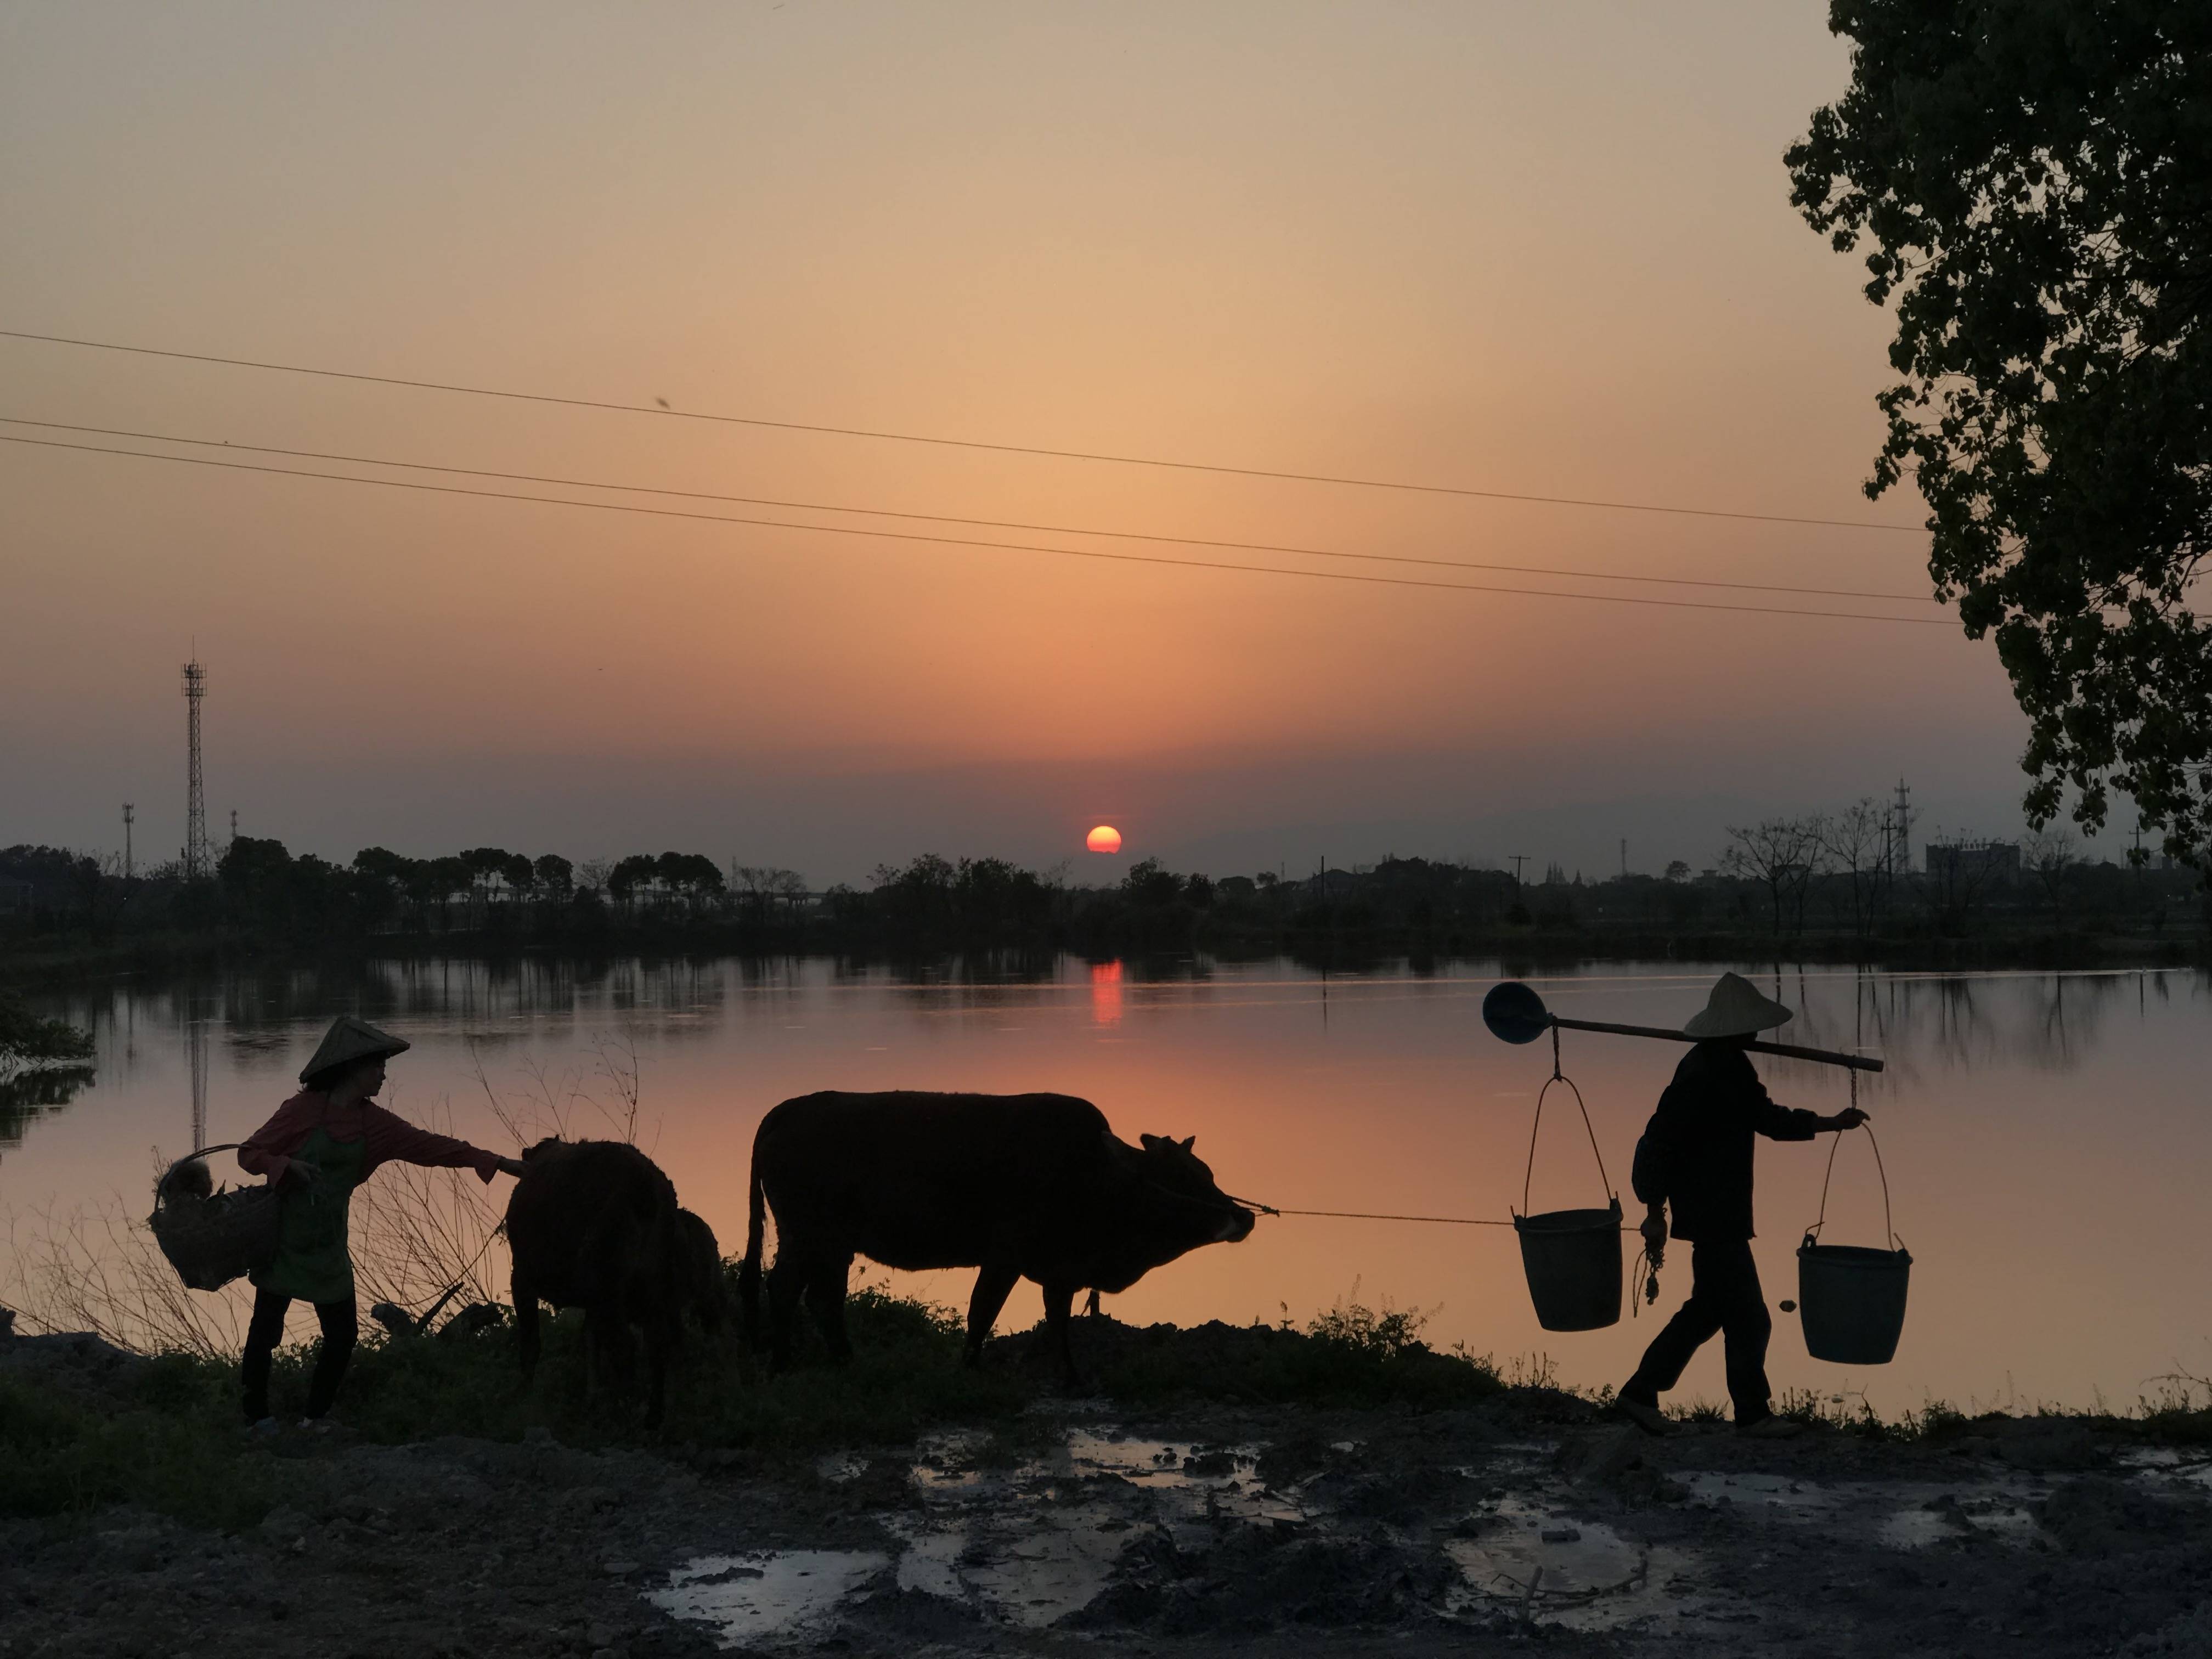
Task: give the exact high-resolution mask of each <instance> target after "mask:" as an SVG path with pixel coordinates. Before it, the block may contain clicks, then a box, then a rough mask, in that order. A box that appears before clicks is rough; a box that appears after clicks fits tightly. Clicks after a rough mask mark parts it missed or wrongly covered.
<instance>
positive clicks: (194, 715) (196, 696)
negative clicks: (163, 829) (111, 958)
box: [185, 659, 215, 881]
mask: <svg viewBox="0 0 2212 1659" xmlns="http://www.w3.org/2000/svg"><path fill="white" fill-rule="evenodd" d="M204 696H207V670H206V669H204V668H203V667H201V666H200V665H199V662H198V660H197V659H194V660H192V661H191V662H188V663H186V664H185V880H186V881H198V880H200V879H202V878H205V877H208V876H211V875H213V874H214V873H215V870H214V861H213V860H211V859H210V857H209V856H208V832H207V792H206V790H205V789H204V787H202V785H201V781H200V700H201V699H202V698H203V697H204Z"/></svg>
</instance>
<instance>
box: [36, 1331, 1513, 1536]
mask: <svg viewBox="0 0 2212 1659" xmlns="http://www.w3.org/2000/svg"><path fill="white" fill-rule="evenodd" d="M846 1317H847V1326H848V1330H849V1332H850V1334H851V1336H852V1340H853V1346H854V1358H853V1360H852V1362H851V1363H850V1364H846V1365H842V1366H832V1365H829V1364H824V1363H823V1357H822V1355H821V1353H820V1351H819V1347H818V1340H817V1339H816V1338H814V1336H813V1334H812V1332H811V1329H809V1328H804V1327H802V1329H801V1332H800V1334H799V1352H798V1355H797V1361H798V1363H797V1364H796V1365H795V1366H794V1368H793V1370H790V1371H789V1372H787V1373H785V1374H783V1375H781V1376H769V1375H768V1374H767V1372H766V1370H765V1368H764V1367H763V1364H761V1363H760V1361H759V1359H758V1358H757V1357H755V1356H753V1355H750V1354H747V1353H744V1352H740V1351H739V1350H738V1345H737V1344H736V1343H735V1342H734V1341H733V1340H728V1339H724V1340H722V1341H720V1342H719V1343H716V1342H714V1341H712V1340H709V1339H708V1338H706V1337H704V1336H703V1335H701V1334H696V1333H694V1334H692V1335H691V1336H690V1339H689V1340H688V1341H687V1344H686V1346H685V1348H684V1352H682V1353H681V1354H680V1355H679V1357H678V1362H677V1364H676V1366H675V1368H674V1370H673V1371H672V1372H671V1378H670V1385H669V1398H668V1413H667V1420H666V1422H665V1425H664V1426H663V1427H662V1428H661V1429H660V1430H659V1431H658V1432H649V1431H647V1430H645V1428H644V1427H643V1426H642V1424H641V1419H640V1413H639V1410H638V1402H637V1401H636V1399H635V1397H629V1398H622V1397H617V1396H615V1395H611V1393H610V1392H609V1391H608V1390H606V1389H605V1388H601V1389H599V1390H597V1391H596V1392H595V1393H594V1394H593V1395H592V1396H591V1397H590V1398H588V1399H587V1398H586V1395H585V1393H584V1391H583V1389H582V1371H583V1364H582V1332H581V1322H580V1318H579V1317H577V1316H574V1315H570V1316H563V1317H561V1318H559V1319H556V1320H553V1321H550V1322H549V1323H548V1324H547V1325H546V1326H544V1333H545V1343H544V1356H543V1358H542V1359H541V1361H540V1364H539V1367H538V1380H537V1383H536V1386H535V1387H534V1388H532V1389H529V1390H527V1391H525V1390H524V1389H522V1387H521V1384H520V1373H519V1370H518V1366H517V1362H516V1356H515V1352H514V1340H513V1331H512V1329H511V1328H509V1327H507V1326H505V1325H501V1326H498V1327H495V1328H491V1329H489V1330H486V1331H483V1332H482V1333H479V1334H475V1335H472V1336H464V1337H455V1338H446V1337H442V1336H422V1337H402V1338H394V1337H387V1336H382V1335H370V1334H364V1337H363V1340H362V1345H361V1346H360V1347H359V1348H358V1349H357V1350H356V1353H355V1355H354V1360H353V1364H352V1366H351V1368H350V1369H349V1371H348V1373H347V1376H346V1383H345V1389H344V1392H343V1395H341V1396H340V1399H339V1402H338V1407H337V1413H336V1415H337V1418H338V1419H339V1420H340V1421H341V1422H342V1423H343V1425H344V1427H345V1429H346V1430H347V1431H349V1433H350V1434H353V1435H355V1436H357V1437H361V1438H362V1439H365V1440H369V1441H373V1442H380V1443H410V1442H419V1441H424V1440H432V1439H435V1438H438V1437H441V1436H447V1435H463V1436H471V1437H482V1438H487V1439H495V1440H510V1441H511V1440H517V1439H520V1438H521V1437H523V1435H524V1434H525V1433H526V1432H527V1431H530V1430H531V1429H533V1428H544V1429H547V1430H550V1431H551V1432H552V1433H553V1434H554V1436H555V1437H556V1438H558V1439H559V1440H560V1441H562V1443H564V1444H569V1445H575V1446H602V1445H615V1444H633V1445H650V1446H656V1447H659V1448H663V1449H668V1450H670V1451H672V1452H675V1453H678V1454H679V1455H680V1454H684V1453H694V1452H699V1451H704V1450H708V1449H726V1450H730V1451H735V1452H738V1453H740V1454H742V1455H743V1456H744V1461H745V1462H747V1463H748V1464H750V1465H753V1466H755V1467H757V1468H762V1469H763V1470H768V1471H775V1470H778V1469H781V1468H798V1467H800V1466H802V1465H804V1464H805V1462H807V1461H809V1460H811V1457H812V1456H813V1455H816V1454H817V1453H819V1452H821V1451H824V1450H828V1449H836V1448H843V1447H853V1446H869V1445H878V1446H880V1445H905V1444H910V1443H913V1442H914V1441H915V1439H916V1438H917V1437H919V1436H921V1434H923V1433H924V1432H926V1431H928V1430H930V1429H932V1428H935V1427H941V1426H951V1425H960V1426H963V1427H973V1428H982V1429H987V1430H991V1431H994V1433H998V1434H1000V1435H1001V1436H1005V1437H1012V1438H1019V1437H1021V1435H1022V1433H1023V1429H1022V1427H1021V1425H1024V1422H1025V1420H1026V1419H1024V1411H1025V1409H1026V1408H1027V1407H1030V1405H1031V1404H1033V1403H1034V1402H1036V1401H1038V1400H1039V1399H1041V1398H1045V1397H1049V1396H1051V1395H1054V1394H1055V1393H1056V1392H1057V1383H1058V1369H1057V1364H1056V1362H1055V1361H1054V1358H1053V1356H1052V1354H1051V1353H1050V1352H1049V1350H1048V1345H1047V1344H1046V1343H1045V1342H1044V1340H1043V1337H1042V1329H1041V1328H1040V1330H1038V1331H1036V1332H1026V1333H1016V1334H1011V1335H1009V1336H1006V1337H1004V1338H1001V1339H1000V1340H997V1341H995V1342H994V1344H993V1345H992V1348H991V1350H990V1351H989V1352H988V1353H987V1357H986V1360H985V1363H984V1364H982V1365H981V1366H980V1367H974V1366H969V1365H967V1364H963V1360H962V1357H961V1348H962V1331H961V1322H960V1319H959V1316H957V1314H955V1313H954V1312H953V1311H952V1310H949V1309H945V1308H941V1307H937V1306H934V1305H932V1304H927V1303H923V1302H920V1301H916V1300H913V1299H909V1298H906V1297H896V1296H892V1295H890V1294H888V1293H887V1292H885V1291H882V1290H879V1289H875V1288H871V1287H863V1288H860V1289H858V1290H856V1291H854V1292H852V1294H851V1296H850V1297H849V1298H848V1303H847V1315H846ZM301 1323H304V1322H295V1329H297V1328H299V1325H300V1324H301ZM311 1328H312V1327H310V1329H311ZM1418 1333H1419V1317H1418V1316H1409V1315H1405V1314H1399V1313H1393V1312H1390V1311H1388V1310H1385V1311H1383V1312H1381V1313H1376V1312H1374V1311H1373V1310H1368V1309H1365V1308H1362V1307H1359V1306H1358V1305H1357V1304H1352V1305H1350V1306H1344V1305H1340V1306H1339V1307H1338V1308H1336V1309H1334V1310H1331V1311H1330V1312H1329V1313H1327V1314H1324V1315H1322V1316H1321V1317H1320V1318H1319V1319H1317V1320H1316V1321H1314V1322H1312V1324H1311V1325H1310V1327H1308V1328H1306V1329H1305V1330H1303V1331H1300V1330H1296V1329H1291V1328H1287V1327H1285V1328H1273V1327H1268V1326H1261V1325H1255V1326H1249V1327H1241V1328H1240V1327H1231V1326H1225V1325H1213V1326H1207V1327H1202V1328H1200V1329H1199V1330H1197V1331H1194V1332H1182V1331H1175V1330H1172V1329H1170V1328H1165V1327H1158V1328H1152V1329H1150V1330H1140V1329H1137V1328H1132V1327H1128V1326H1124V1325H1121V1324H1119V1323H1117V1322H1114V1321H1111V1320H1101V1321H1090V1320H1083V1319H1079V1320H1078V1322H1077V1330H1076V1333H1075V1335H1076V1351H1077V1354H1078V1357H1079V1361H1080V1362H1081V1363H1082V1364H1085V1366H1086V1367H1088V1368H1089V1369H1090V1370H1091V1376H1092V1379H1093V1381H1094V1382H1095V1385H1096V1388H1097V1392H1099V1393H1102V1394H1103V1395H1107V1396H1108V1397H1109V1398H1113V1399H1115V1400H1120V1401H1128V1402H1130V1403H1133V1404H1134V1403H1143V1404H1147V1405H1159V1404H1164V1403H1166V1402H1169V1401H1172V1400H1174V1399H1176V1398H1178V1397H1185V1398H1198V1399H1206V1400H1233V1401H1245V1402H1249V1403H1253V1404H1276V1405H1298V1404H1304V1405H1314V1406H1325V1405H1346V1406H1367V1407H1372V1406H1383V1405H1390V1404H1394V1403H1395V1404H1404V1405H1407V1406H1411V1407H1434V1406H1440V1405H1448V1404H1463V1403H1468V1402H1470V1401H1474V1400H1478V1399H1481V1398H1484V1397H1486V1396H1488V1395H1493V1394H1496V1393H1497V1392H1498V1391H1499V1389H1501V1388H1503V1386H1504V1384H1502V1383H1500V1382H1499V1380H1498V1376H1497V1375H1496V1373H1495V1371H1494V1370H1492V1369H1491V1368H1490V1367H1489V1366H1488V1364H1486V1362H1484V1361H1480V1360H1476V1359H1473V1358H1468V1357H1467V1356H1465V1355H1462V1354H1443V1353H1438V1352H1435V1351H1434V1350H1432V1349H1430V1348H1428V1347H1427V1346H1425V1345H1424V1344H1422V1343H1421V1342H1420V1340H1419V1335H1418ZM314 1352H315V1344H314V1342H313V1340H312V1339H310V1340H306V1341H303V1342H301V1343H300V1344H298V1345H297V1346H293V1347H289V1348H287V1349H285V1350H284V1351H283V1352H280V1353H279V1355H278V1356H277V1359H276V1368H275V1373H274V1376H273V1377H272V1379H271V1389H270V1398H271V1403H272V1405H273V1406H274V1407H275V1409H276V1413H277V1414H278V1416H279V1419H280V1420H282V1421H285V1422H288V1423H289V1422H290V1421H292V1420H294V1419H296V1418H297V1416H298V1415H299V1413H300V1412H301V1409H302V1402H303V1401H305V1398H306V1395H307V1378H308V1372H309V1370H310V1369H311V1368H312V1365H313V1357H314ZM39 1376H40V1374H39V1373H36V1372H31V1371H28V1370H24V1371H17V1372H15V1373H13V1374H11V1373H10V1372H9V1371H8V1370H0V1516H65V1515H70V1514H82V1513H88V1512H90V1511H92V1510H97V1509H100V1508H102V1507H105V1506H106V1505H109V1504H118V1503H133V1504H142V1505H143V1506H145V1507H146V1508H149V1509H151V1510H156V1511H158V1512H161V1513H162V1514H167V1515H171V1516H176V1517H177V1518H179V1519H180V1520H186V1521H191V1522H196V1523H198V1524H203V1525H211V1526H216V1527H222V1528H238V1527H242V1526H248V1525H251V1524H252V1523H253V1522H256V1521H258V1519H259V1518H260V1516H262V1515H263V1514H264V1513H265V1512H266V1511H267V1510H268V1508H269V1507H270V1504H272V1503H273V1502H274V1501H275V1497H274V1494H275V1493H276V1491H278V1490H279V1489H280V1487H281V1485H282V1480H281V1467H280V1464H279V1462H278V1459H277V1458H276V1457H275V1456H274V1455H272V1453H271V1449H270V1447H269V1446H268V1445H267V1444H266V1443H260V1442H255V1441H252V1440H249V1439H248V1438H247V1437H246V1435H245V1432H244V1422H243V1419H242V1417H241V1415H240V1408H239V1398H238V1379H237V1371H236V1367H235V1364H234V1363H233V1362H232V1361H230V1360H228V1359H227V1358H220V1357H210V1356H208V1355H205V1354H191V1353H181V1352H173V1353H167V1354H161V1355H158V1356H155V1357H154V1358H149V1359H147V1360H145V1361H144V1362H143V1364H138V1365H136V1366H132V1367H130V1368H128V1369H127V1370H125V1371H123V1372H121V1373H119V1374H118V1376H117V1378H116V1379H114V1380H112V1381H111V1382H108V1383H104V1384H97V1385H95V1384H94V1383H91V1382H88V1381H85V1380H83V1379H78V1378H75V1377H71V1376H64V1378H63V1380H60V1381H53V1380H36V1379H39Z"/></svg>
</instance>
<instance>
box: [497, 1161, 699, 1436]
mask: <svg viewBox="0 0 2212 1659" xmlns="http://www.w3.org/2000/svg"><path fill="white" fill-rule="evenodd" d="M522 1164H523V1169H522V1174H521V1175H520V1177H518V1178H517V1179H516V1181H515V1183H514V1192H513V1195H512V1196H511V1197H509V1199H508V1200H507V1247H508V1249H509V1250H510V1251H511V1252H512V1253H513V1258H514V1277H513V1291H514V1322H515V1328H516V1331H517V1333H518V1334H519V1336H520V1348H521V1356H522V1373H523V1377H524V1380H525V1382H526V1383H527V1382H528V1380H529V1379H530V1378H531V1377H532V1376H533V1375H534V1374H535V1372H536V1370H537V1367H538V1303H539V1302H540V1301H544V1302H546V1303H549V1304H551V1305H552V1306H554V1307H556V1308H579V1307H580V1308H581V1309H583V1310H584V1347H585V1367H586V1370H585V1377H586V1388H587V1389H588V1387H589V1383H590V1372H591V1366H592V1364H593V1363H594V1361H595V1360H597V1361H599V1362H601V1363H603V1364H606V1365H609V1366H611V1368H612V1370H613V1372H614V1374H615V1376H617V1380H618V1381H620V1382H623V1383H627V1382H628V1380H629V1376H630V1373H631V1349H630V1328H631V1327H632V1326H635V1327H636V1328H638V1329H639V1331H640V1332H641V1333H642V1334H643V1335H644V1338H645V1353H646V1364H647V1371H648V1377H649V1392H648V1396H647V1407H646V1422H647V1425H648V1426H658V1425H659V1422H660V1419H661V1413H662V1412H663V1410H664V1409H665V1406H666V1403H667V1397H668V1356H669V1352H670V1350H671V1349H672V1348H673V1347H674V1346H675V1344H676V1337H677V1331H678V1322H679V1321H680V1319H681V1317H682V1314H683V1310H684V1304H685V1301H686V1299H687V1285H688V1279H687V1275H686V1271H685V1262H684V1250H683V1248H682V1243H681V1236H680V1230H679V1224H678V1219H677V1208H676V1188H674V1187H672V1186H671V1185H670V1184H669V1181H668V1177H667V1176H665V1175H663V1174H662V1173H661V1172H660V1170H659V1166H658V1165H656V1164H654V1163H653V1160H652V1159H651V1158H647V1156H646V1155H645V1154H644V1153H643V1152H639V1151H638V1150H637V1148H636V1147H635V1146H624V1145H623V1143H621V1142H619V1141H613V1140H578V1141H563V1140H559V1139H548V1140H541V1141H539V1142H538V1144H537V1145H536V1146H532V1148H531V1149H530V1150H529V1151H528V1152H525V1153H524V1154H523V1155H522ZM710 1237H711V1235H710Z"/></svg>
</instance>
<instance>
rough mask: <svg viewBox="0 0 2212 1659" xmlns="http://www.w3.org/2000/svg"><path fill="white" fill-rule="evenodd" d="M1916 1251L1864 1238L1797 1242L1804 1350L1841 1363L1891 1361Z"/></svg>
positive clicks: (1900, 1331) (1900, 1330) (1901, 1329)
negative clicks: (1878, 1245)
mask: <svg viewBox="0 0 2212 1659" xmlns="http://www.w3.org/2000/svg"><path fill="white" fill-rule="evenodd" d="M1911 1276H1912V1257H1911V1253H1910V1252H1908V1251H1905V1250H1876V1249H1869V1248H1867V1247H1866V1246H1863V1245H1859V1244H1816V1243H1814V1242H1813V1237H1812V1235H1811V1234H1809V1233H1808V1234H1807V1235H1806V1237H1805V1242H1804V1243H1802V1244H1801V1245H1799V1246H1798V1247H1797V1304H1798V1313H1799V1316H1801V1317H1802V1319H1803V1320H1804V1322H1805V1352H1808V1353H1809V1354H1811V1355H1812V1356H1813V1358H1815V1359H1826V1360H1828V1361H1829V1362H1831V1363H1832V1364H1838V1365H1887V1364H1888V1363H1889V1362H1890V1361H1891V1360H1892V1359H1893V1358H1895V1357H1896V1354H1897V1339H1898V1338H1899V1335H1901V1334H1903V1333H1904V1330H1905V1287H1906V1285H1907V1284H1908V1283H1909V1282H1910V1280H1911Z"/></svg>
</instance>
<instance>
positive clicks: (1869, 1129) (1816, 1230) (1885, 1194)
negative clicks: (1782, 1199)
mask: <svg viewBox="0 0 2212 1659" xmlns="http://www.w3.org/2000/svg"><path fill="white" fill-rule="evenodd" d="M1858 1103H1859V1074H1858V1073H1857V1072H1853V1073H1851V1104H1852V1105H1854V1106H1856V1105H1857V1104H1858ZM1859 1127H1860V1128H1862V1129H1864V1130H1865V1131H1866V1138H1867V1145H1868V1146H1871V1147H1873V1148H1874V1168H1875V1174H1876V1175H1878V1176H1881V1230H1882V1231H1883V1232H1885V1233H1887V1234H1888V1236H1889V1248H1890V1249H1897V1248H1898V1243H1897V1230H1896V1229H1895V1228H1894V1227H1893V1226H1892V1225H1890V1214H1889V1171H1888V1170H1887V1169H1885V1168H1883V1167H1882V1162H1881V1142H1880V1141H1878V1140H1876V1139H1875V1138H1874V1126H1873V1125H1872V1124H1871V1123H1862V1124H1860V1125H1859ZM1843 1144H1844V1135H1843V1131H1842V1130H1840V1129H1838V1131H1837V1132H1836V1138H1835V1139H1833V1140H1832V1141H1830V1142H1829V1143H1828V1168H1827V1171H1826V1174H1824V1175H1823V1176H1821V1177H1820V1219H1819V1220H1817V1221H1815V1222H1814V1224H1813V1225H1811V1226H1810V1227H1808V1228H1807V1229H1806V1231H1805V1243H1808V1244H1810V1243H1814V1242H1815V1241H1816V1240H1817V1239H1818V1238H1819V1237H1820V1229H1821V1228H1823V1227H1825V1226H1826V1225H1827V1224H1828V1183H1829V1182H1831V1181H1833V1180H1834V1179H1835V1176H1836V1153H1837V1152H1838V1151H1840V1150H1841V1149H1842V1146H1843Z"/></svg>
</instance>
